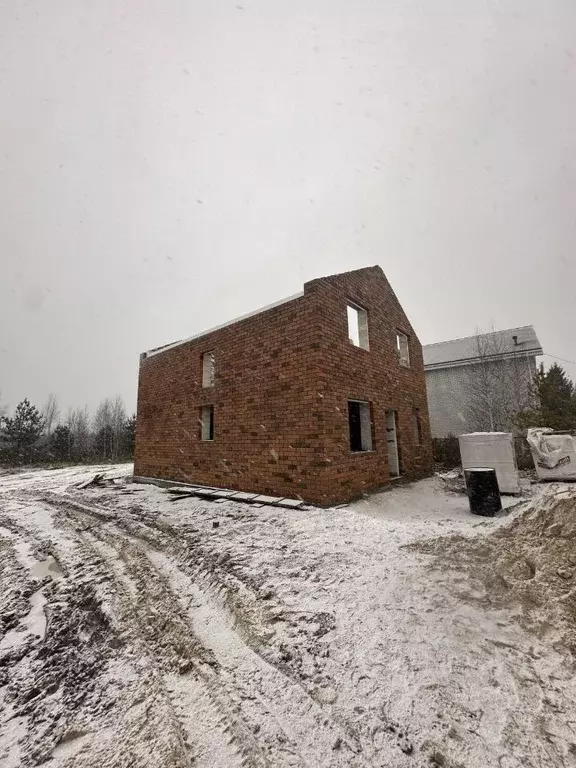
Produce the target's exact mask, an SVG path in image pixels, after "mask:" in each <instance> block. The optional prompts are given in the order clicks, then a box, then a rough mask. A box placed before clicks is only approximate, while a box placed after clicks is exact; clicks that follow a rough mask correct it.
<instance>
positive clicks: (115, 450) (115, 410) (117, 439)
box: [111, 395, 128, 460]
mask: <svg viewBox="0 0 576 768" xmlns="http://www.w3.org/2000/svg"><path fill="white" fill-rule="evenodd" d="M127 418H128V416H127V413H126V406H125V405H124V400H123V399H122V397H121V396H120V395H116V397H115V398H114V400H112V401H111V427H112V459H114V460H116V459H118V457H119V456H120V452H121V448H122V433H123V430H124V426H125V424H126V419H127Z"/></svg>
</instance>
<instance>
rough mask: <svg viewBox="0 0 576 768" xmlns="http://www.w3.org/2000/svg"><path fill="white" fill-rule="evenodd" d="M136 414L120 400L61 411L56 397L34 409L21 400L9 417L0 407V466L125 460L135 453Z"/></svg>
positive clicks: (3, 408)
mask: <svg viewBox="0 0 576 768" xmlns="http://www.w3.org/2000/svg"><path fill="white" fill-rule="evenodd" d="M135 432H136V415H135V414H132V415H131V416H129V415H128V414H127V412H126V407H125V405H124V401H123V400H122V398H121V397H120V396H119V395H117V396H116V397H114V398H109V397H107V398H105V399H104V400H102V402H101V403H100V404H99V405H98V407H97V409H96V410H95V411H94V413H91V412H90V410H89V408H88V407H87V406H85V407H84V408H69V409H68V410H67V411H66V412H65V413H63V412H61V411H60V408H59V406H58V401H57V398H56V396H55V395H49V397H48V399H47V401H46V403H45V405H44V406H43V407H42V408H37V407H36V406H35V405H33V404H32V403H31V402H30V400H28V398H24V400H22V401H21V402H20V403H18V405H17V406H16V408H15V409H14V412H13V413H12V415H8V413H7V409H6V407H2V405H1V404H0V463H3V464H10V465H21V464H42V463H55V462H56V463H58V462H71V463H82V462H94V461H97V462H107V461H129V460H131V459H132V456H133V454H134V438H135Z"/></svg>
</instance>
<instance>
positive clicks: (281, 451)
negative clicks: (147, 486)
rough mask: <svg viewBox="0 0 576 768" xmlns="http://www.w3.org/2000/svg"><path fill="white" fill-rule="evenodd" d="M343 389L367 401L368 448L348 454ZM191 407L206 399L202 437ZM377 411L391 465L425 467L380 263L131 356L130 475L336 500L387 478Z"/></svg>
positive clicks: (418, 398)
mask: <svg viewBox="0 0 576 768" xmlns="http://www.w3.org/2000/svg"><path fill="white" fill-rule="evenodd" d="M348 302H352V303H354V304H357V305H359V306H361V307H363V308H364V309H366V310H367V312H368V334H369V343H370V349H369V350H365V349H361V348H359V347H355V346H353V345H352V344H351V343H350V342H349V340H348V326H347V315H346V307H347V303H348ZM396 330H400V331H402V332H404V333H406V334H407V335H408V337H409V343H410V361H411V365H410V367H409V368H404V367H402V366H400V365H399V363H398V360H397V356H396ZM211 350H213V351H214V354H215V384H214V386H213V387H211V388H203V387H202V356H203V354H204V353H205V352H208V351H211ZM349 399H356V400H365V401H368V402H370V403H371V413H372V421H373V424H372V435H373V451H371V452H361V453H351V452H350V441H349V428H348V400H349ZM203 405H213V406H214V440H213V441H211V442H208V441H202V440H201V439H200V437H201V424H200V413H201V408H202V406H203ZM413 408H418V409H419V410H420V416H421V425H422V430H421V432H422V437H421V441H420V443H419V444H418V441H417V440H416V438H415V435H414V430H413V420H412V409H413ZM386 409H393V410H396V411H397V412H398V443H399V452H400V461H401V468H402V473H403V474H404V475H407V476H409V477H417V476H422V475H425V474H428V473H429V472H430V471H431V462H432V459H431V447H430V430H429V422H428V409H427V402H426V385H425V378H424V366H423V362H422V350H421V346H420V342H419V341H418V339H417V337H416V334H415V333H414V331H413V329H412V327H411V325H410V323H409V321H408V319H407V317H406V315H405V314H404V312H403V310H402V308H401V306H400V304H399V302H398V300H397V298H396V296H395V294H394V292H393V290H392V288H391V287H390V285H389V283H388V281H387V280H386V277H385V276H384V273H383V272H382V270H381V269H380V267H369V268H366V269H360V270H356V271H354V272H347V273H344V274H342V275H334V276H332V277H326V278H320V279H318V280H313V281H311V282H309V283H306V285H305V286H304V295H303V296H302V297H299V298H296V299H294V300H292V301H289V302H287V303H284V304H280V305H278V306H276V307H273V308H271V309H268V310H265V311H263V312H261V313H259V314H256V315H253V316H251V317H248V318H246V319H244V320H240V321H238V322H235V323H232V324H231V325H229V326H226V327H224V328H220V329H218V330H216V331H213V332H211V333H207V334H205V335H203V336H201V337H199V338H196V339H194V340H192V341H189V342H184V343H182V344H179V345H177V346H174V347H172V348H169V349H166V350H164V351H160V352H157V353H156V354H154V355H151V356H146V355H143V356H142V359H141V362H140V376H139V387H138V421H137V432H136V451H135V474H136V475H139V476H144V477H155V478H163V479H171V480H180V481H184V482H190V483H199V484H203V485H215V486H223V487H226V488H232V489H236V490H241V491H254V492H258V493H264V494H270V495H275V496H287V497H291V498H303V499H305V500H306V501H309V502H312V503H315V504H320V505H329V504H334V503H338V502H344V501H347V500H350V499H352V498H355V497H358V496H359V495H361V494H362V493H363V492H366V491H370V490H373V489H376V488H379V487H381V486H382V485H384V484H385V483H386V482H387V481H388V480H389V473H388V453H387V444H386V418H385V412H386Z"/></svg>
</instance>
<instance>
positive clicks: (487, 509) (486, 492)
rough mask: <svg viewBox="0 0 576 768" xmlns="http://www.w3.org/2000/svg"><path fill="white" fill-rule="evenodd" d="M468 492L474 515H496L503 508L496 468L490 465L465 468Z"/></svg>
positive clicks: (471, 510)
mask: <svg viewBox="0 0 576 768" xmlns="http://www.w3.org/2000/svg"><path fill="white" fill-rule="evenodd" d="M464 477H465V478H466V492H467V493H468V501H469V502H470V512H472V514H473V515H483V516H484V517H494V515H495V514H496V512H500V510H501V509H502V501H501V499H500V489H499V488H498V480H497V479H496V470H495V469H491V468H490V467H471V468H470V469H465V470H464Z"/></svg>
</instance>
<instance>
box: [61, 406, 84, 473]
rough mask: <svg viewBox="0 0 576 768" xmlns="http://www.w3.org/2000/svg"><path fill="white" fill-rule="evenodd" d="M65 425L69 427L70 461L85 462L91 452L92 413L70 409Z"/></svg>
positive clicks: (80, 409) (79, 409)
mask: <svg viewBox="0 0 576 768" xmlns="http://www.w3.org/2000/svg"><path fill="white" fill-rule="evenodd" d="M65 424H66V426H67V427H68V459H69V460H70V461H72V460H78V461H83V460H85V459H86V458H87V457H88V455H89V452H90V411H89V410H88V406H84V408H74V409H73V408H69V409H68V412H67V413H66V419H65Z"/></svg>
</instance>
